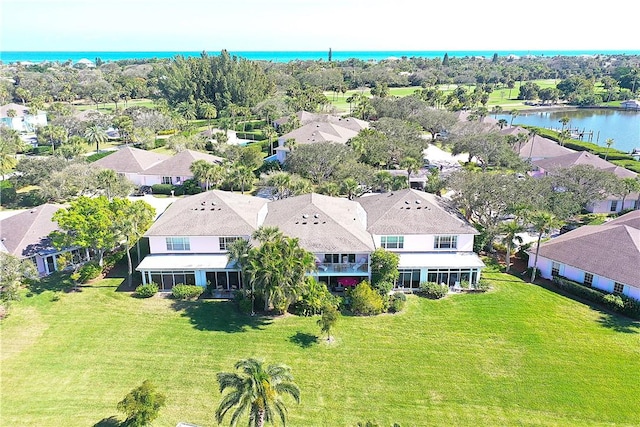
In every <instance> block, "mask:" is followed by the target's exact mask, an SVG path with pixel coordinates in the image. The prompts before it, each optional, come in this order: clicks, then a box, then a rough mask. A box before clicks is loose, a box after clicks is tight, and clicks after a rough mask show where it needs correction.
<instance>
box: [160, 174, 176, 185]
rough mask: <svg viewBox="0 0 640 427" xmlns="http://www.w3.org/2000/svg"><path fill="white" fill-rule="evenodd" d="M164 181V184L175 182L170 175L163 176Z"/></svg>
mask: <svg viewBox="0 0 640 427" xmlns="http://www.w3.org/2000/svg"><path fill="white" fill-rule="evenodd" d="M162 183H163V184H173V181H172V180H171V177H170V176H163V177H162Z"/></svg>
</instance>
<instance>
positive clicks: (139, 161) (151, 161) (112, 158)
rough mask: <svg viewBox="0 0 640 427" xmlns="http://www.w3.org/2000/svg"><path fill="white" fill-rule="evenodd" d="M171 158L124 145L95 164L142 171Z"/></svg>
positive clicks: (133, 171)
mask: <svg viewBox="0 0 640 427" xmlns="http://www.w3.org/2000/svg"><path fill="white" fill-rule="evenodd" d="M169 158H170V157H169V156H167V155H166V154H160V153H156V152H153V151H146V150H141V149H139V148H134V147H123V148H121V149H119V150H117V151H116V152H115V153H113V154H109V155H108V156H106V157H103V158H101V159H99V160H96V161H95V162H94V163H93V164H94V165H96V166H100V167H103V168H106V169H113V170H114V171H116V172H120V173H142V172H144V171H145V170H146V169H149V168H150V167H152V166H154V165H157V164H158V163H160V162H162V161H164V160H167V159H169Z"/></svg>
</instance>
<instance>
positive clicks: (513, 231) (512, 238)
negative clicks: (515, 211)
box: [500, 220, 524, 273]
mask: <svg viewBox="0 0 640 427" xmlns="http://www.w3.org/2000/svg"><path fill="white" fill-rule="evenodd" d="M500 231H501V232H502V233H504V237H503V239H502V242H503V243H504V244H505V246H506V251H505V255H504V262H505V265H506V269H505V272H507V273H508V272H509V269H510V268H511V248H512V246H513V244H514V242H517V243H519V244H521V243H522V237H520V236H518V233H521V232H523V231H524V227H523V226H522V225H521V224H520V223H519V222H518V221H515V220H514V221H509V222H505V223H503V224H502V225H501V227H500Z"/></svg>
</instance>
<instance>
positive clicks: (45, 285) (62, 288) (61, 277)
mask: <svg viewBox="0 0 640 427" xmlns="http://www.w3.org/2000/svg"><path fill="white" fill-rule="evenodd" d="M28 289H29V292H30V293H32V294H41V293H43V292H45V291H53V292H71V291H73V290H74V282H73V280H71V278H70V277H69V275H68V274H66V273H60V272H56V273H53V274H50V275H49V276H45V277H42V278H41V279H40V280H38V281H36V282H33V283H30V284H29V285H28Z"/></svg>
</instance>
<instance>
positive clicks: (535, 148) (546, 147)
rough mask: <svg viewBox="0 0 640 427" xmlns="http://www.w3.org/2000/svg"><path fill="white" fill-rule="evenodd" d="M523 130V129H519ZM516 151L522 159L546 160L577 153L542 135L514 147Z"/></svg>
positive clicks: (507, 133) (512, 133) (508, 133)
mask: <svg viewBox="0 0 640 427" xmlns="http://www.w3.org/2000/svg"><path fill="white" fill-rule="evenodd" d="M510 129H517V128H510ZM519 129H522V128H519ZM523 131H524V132H526V133H528V132H527V131H526V130H524V129H523ZM500 133H502V134H505V135H517V134H519V133H522V132H517V131H511V132H509V131H507V132H503V131H500ZM514 150H515V151H516V152H517V153H518V156H519V157H520V158H521V159H529V158H531V159H546V158H550V157H559V156H564V155H567V154H572V153H575V152H576V151H575V150H572V149H570V148H567V147H563V146H562V145H560V144H558V143H557V142H555V141H553V140H551V139H549V138H544V137H542V136H540V135H534V136H533V138H529V139H527V141H526V142H524V143H523V144H521V145H517V144H516V145H515V146H514Z"/></svg>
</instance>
